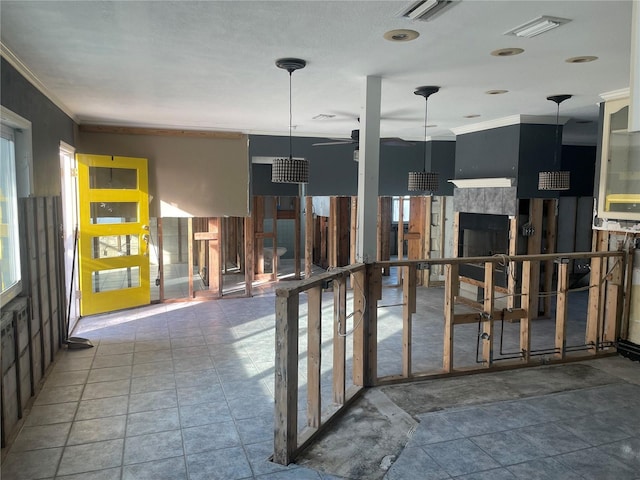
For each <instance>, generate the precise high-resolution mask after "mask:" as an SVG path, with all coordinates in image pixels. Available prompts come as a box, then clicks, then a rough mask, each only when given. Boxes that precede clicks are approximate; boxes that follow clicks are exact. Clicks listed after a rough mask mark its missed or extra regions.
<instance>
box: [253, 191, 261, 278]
mask: <svg viewBox="0 0 640 480" xmlns="http://www.w3.org/2000/svg"><path fill="white" fill-rule="evenodd" d="M251 216H252V217H253V228H254V232H252V234H251V235H252V236H255V243H254V250H253V255H254V257H253V258H254V261H255V267H254V268H255V270H254V272H255V273H257V274H259V275H261V274H263V273H264V239H263V237H262V236H261V235H256V234H261V233H264V197H263V196H255V197H253V213H252V215H251Z"/></svg>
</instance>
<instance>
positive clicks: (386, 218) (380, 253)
mask: <svg viewBox="0 0 640 480" xmlns="http://www.w3.org/2000/svg"><path fill="white" fill-rule="evenodd" d="M390 240H391V197H378V242H377V258H378V260H379V261H381V260H389V259H390V255H391V249H390V248H391V247H390V243H389V242H390ZM389 274H390V271H389V267H386V268H385V269H384V271H383V275H385V276H388V275H389Z"/></svg>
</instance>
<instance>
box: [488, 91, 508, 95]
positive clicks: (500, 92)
mask: <svg viewBox="0 0 640 480" xmlns="http://www.w3.org/2000/svg"><path fill="white" fill-rule="evenodd" d="M508 91H509V90H487V91H486V92H484V93H486V94H487V95H502V94H503V93H507V92H508Z"/></svg>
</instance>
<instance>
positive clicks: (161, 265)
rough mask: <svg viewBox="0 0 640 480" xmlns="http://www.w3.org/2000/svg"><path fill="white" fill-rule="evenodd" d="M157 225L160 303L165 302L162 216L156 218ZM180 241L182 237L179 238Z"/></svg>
mask: <svg viewBox="0 0 640 480" xmlns="http://www.w3.org/2000/svg"><path fill="white" fill-rule="evenodd" d="M156 225H157V230H158V273H159V275H158V276H159V277H160V285H159V292H158V296H159V300H160V303H162V302H164V238H163V232H162V217H158V218H157V219H156ZM178 243H180V238H178Z"/></svg>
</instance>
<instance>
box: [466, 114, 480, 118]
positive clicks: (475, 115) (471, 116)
mask: <svg viewBox="0 0 640 480" xmlns="http://www.w3.org/2000/svg"><path fill="white" fill-rule="evenodd" d="M479 116H480V114H479V113H471V114H469V115H465V116H464V118H478V117H479Z"/></svg>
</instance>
